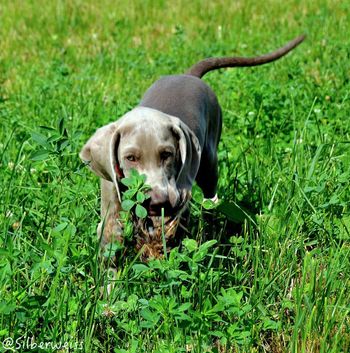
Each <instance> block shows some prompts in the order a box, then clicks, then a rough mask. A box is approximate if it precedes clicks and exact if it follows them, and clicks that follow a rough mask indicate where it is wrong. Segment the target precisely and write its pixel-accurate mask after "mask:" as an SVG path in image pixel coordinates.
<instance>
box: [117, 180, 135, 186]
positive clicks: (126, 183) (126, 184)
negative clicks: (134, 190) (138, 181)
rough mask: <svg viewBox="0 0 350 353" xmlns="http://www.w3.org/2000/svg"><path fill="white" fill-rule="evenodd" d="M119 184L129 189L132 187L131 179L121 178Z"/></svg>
mask: <svg viewBox="0 0 350 353" xmlns="http://www.w3.org/2000/svg"><path fill="white" fill-rule="evenodd" d="M120 182H121V183H122V184H123V185H125V186H127V187H131V186H133V185H134V181H133V179H132V178H122V179H121V180H120Z"/></svg>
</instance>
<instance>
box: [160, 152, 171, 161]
mask: <svg viewBox="0 0 350 353" xmlns="http://www.w3.org/2000/svg"><path fill="white" fill-rule="evenodd" d="M172 156H173V153H172V152H169V151H163V152H161V153H160V158H161V159H162V160H163V161H166V160H167V159H169V158H171V157H172Z"/></svg>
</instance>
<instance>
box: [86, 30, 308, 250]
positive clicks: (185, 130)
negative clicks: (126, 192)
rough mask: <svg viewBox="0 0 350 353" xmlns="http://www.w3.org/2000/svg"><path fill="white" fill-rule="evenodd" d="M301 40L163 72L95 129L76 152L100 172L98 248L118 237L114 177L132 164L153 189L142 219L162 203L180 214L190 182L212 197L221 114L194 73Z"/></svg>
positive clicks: (250, 61) (258, 60)
mask: <svg viewBox="0 0 350 353" xmlns="http://www.w3.org/2000/svg"><path fill="white" fill-rule="evenodd" d="M303 40H304V36H299V37H297V38H295V39H294V40H292V41H291V42H289V43H288V44H287V45H285V46H284V47H282V48H280V49H278V50H276V51H274V52H272V53H269V54H266V55H263V56H259V57H255V58H236V57H233V58H232V57H231V58H230V57H229V58H209V59H205V60H203V61H200V62H198V63H197V64H195V65H194V66H192V67H191V68H190V70H189V71H188V72H187V73H186V74H184V75H171V76H165V77H162V78H161V79H160V80H158V81H156V82H155V83H154V84H153V85H152V86H151V87H150V88H149V89H148V90H147V91H146V93H145V95H144V97H143V98H142V100H141V103H140V104H139V106H137V107H136V108H135V109H133V110H131V111H130V112H128V113H126V114H125V115H124V116H123V117H121V118H120V119H118V120H117V121H116V122H113V123H111V124H108V125H106V126H104V127H102V128H100V129H98V130H97V131H96V133H95V134H94V135H93V136H92V137H91V138H90V139H89V140H88V142H87V143H86V144H85V146H84V147H83V149H82V151H81V152H80V157H81V159H82V160H83V161H84V162H86V163H88V165H89V166H90V168H91V169H92V171H93V172H94V173H95V174H97V175H98V176H100V177H101V202H102V205H101V217H102V221H101V223H100V224H99V227H98V235H99V236H101V237H102V239H101V244H102V246H104V245H106V244H108V243H110V242H112V241H115V240H119V241H121V240H122V227H121V225H120V223H119V222H118V213H119V211H120V209H121V206H120V205H121V195H120V184H119V181H120V179H121V178H123V177H124V176H128V175H129V172H130V169H132V168H134V169H136V170H137V171H138V172H139V173H142V174H145V175H146V176H147V180H146V182H147V184H148V185H150V186H151V188H152V190H151V191H150V198H149V199H148V200H147V201H146V202H147V203H146V204H145V207H146V209H147V211H148V215H149V216H159V215H160V212H161V209H162V208H163V209H164V210H165V215H166V216H169V217H174V216H177V215H179V214H181V212H182V211H183V209H184V208H185V206H186V204H187V201H188V200H189V198H190V195H191V189H192V184H193V182H194V181H196V182H197V183H198V185H199V186H200V187H201V189H202V190H203V193H204V196H205V197H206V198H215V197H216V188H217V180H218V160H217V146H218V143H219V139H220V134H221V126H222V114H221V108H220V106H219V103H218V100H217V98H216V95H215V94H214V92H213V91H212V90H211V89H210V87H209V86H208V85H207V84H205V83H204V82H203V81H202V80H201V77H202V76H203V75H205V74H206V73H207V72H209V71H211V70H216V69H219V68H225V67H243V66H256V65H262V64H266V63H268V62H271V61H274V60H277V59H279V58H280V57H282V56H283V55H285V54H287V53H288V52H289V51H290V50H292V49H293V48H295V47H296V46H297V45H298V44H300V43H301V42H302V41H303Z"/></svg>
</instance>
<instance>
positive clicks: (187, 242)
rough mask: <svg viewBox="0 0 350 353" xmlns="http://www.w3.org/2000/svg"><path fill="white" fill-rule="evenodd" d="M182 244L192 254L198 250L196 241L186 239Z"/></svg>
mask: <svg viewBox="0 0 350 353" xmlns="http://www.w3.org/2000/svg"><path fill="white" fill-rule="evenodd" d="M182 244H183V245H184V247H185V248H186V249H187V250H188V251H189V252H192V251H194V250H196V249H197V248H198V245H197V242H196V241H195V240H194V239H188V238H187V239H184V240H183V242H182Z"/></svg>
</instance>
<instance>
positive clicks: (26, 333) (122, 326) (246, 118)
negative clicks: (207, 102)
mask: <svg viewBox="0 0 350 353" xmlns="http://www.w3.org/2000/svg"><path fill="white" fill-rule="evenodd" d="M349 15H350V6H349V5H348V4H347V3H346V2H340V1H324V0H317V1H305V2H303V3H301V2H299V1H293V0H288V1H285V2H279V1H273V0H270V1H266V2H254V1H235V2H232V1H212V2H201V1H192V2H190V3H189V2H183V1H173V2H165V1H142V2H141V1H133V2H131V3H127V2H122V1H117V2H110V1H102V2H98V3H97V2H92V1H75V2H66V1H52V2H45V1H34V2H33V1H32V2H22V1H3V2H2V3H1V4H0V36H1V40H0V120H1V127H2V129H1V131H0V136H1V138H0V143H1V144H0V166H1V169H0V182H1V190H2V197H1V204H0V205H1V214H0V220H1V223H0V224H1V225H0V229H1V236H0V342H3V343H4V344H0V350H2V351H5V350H6V349H7V348H13V349H15V350H16V349H17V351H19V352H24V351H38V350H41V351H48V352H50V351H57V350H59V349H60V350H61V351H69V350H70V351H81V350H83V351H86V352H119V353H121V352H147V353H148V352H186V351H187V352H206V351H208V352H327V353H328V352H347V351H349V346H350V320H349V317H350V315H349V309H350V307H349V302H350V295H349V287H350V284H349V273H350V264H349V261H350V260H349V259H350V257H349V249H350V248H349V238H350V212H349V199H350V198H349V191H350V190H349V189H350V187H349V179H350V151H349V141H350V122H349V121H350V120H349V112H350V103H349V90H350V83H349V72H350V64H349V60H348V57H349V48H350V39H349V36H348V31H347V28H348V23H349ZM300 33H306V34H307V35H308V38H307V41H306V42H305V43H303V44H302V45H301V46H300V47H299V48H297V49H296V50H295V51H294V52H293V53H292V54H290V55H288V56H287V57H286V58H283V59H282V60H280V61H278V62H276V63H274V64H271V65H266V66H263V67H258V68H247V69H232V70H224V71H219V72H213V73H210V74H208V75H207V76H206V77H205V80H206V82H208V83H209V84H210V85H211V87H212V88H213V89H214V91H215V92H216V93H217V95H218V97H219V101H220V103H221V105H222V108H223V112H224V129H223V136H222V140H221V143H220V147H219V161H220V162H219V163H220V181H219V197H220V198H221V199H223V200H225V201H226V202H230V205H231V208H226V209H220V208H219V209H217V210H209V211H208V210H205V207H204V205H203V202H202V200H201V198H200V197H198V198H196V200H194V201H193V206H192V221H191V225H190V227H189V234H188V238H189V239H187V240H185V241H184V243H183V246H182V248H181V249H175V250H174V251H173V252H172V253H170V254H169V256H168V259H166V260H163V261H160V260H157V261H151V262H149V263H148V264H142V263H140V261H139V260H138V258H137V256H136V254H135V256H128V257H125V259H123V261H124V264H123V266H121V267H120V268H118V270H117V271H116V273H115V274H114V277H113V278H114V281H115V286H114V288H113V290H112V292H111V293H108V290H107V284H108V276H110V274H109V273H108V272H107V270H106V268H104V267H103V266H101V263H100V260H99V257H98V252H99V244H98V240H97V238H96V226H97V224H98V222H99V191H98V188H99V183H98V180H97V178H95V177H94V176H93V175H92V174H90V173H89V171H87V170H86V169H85V168H84V166H83V165H82V164H81V162H80V161H79V159H78V156H77V153H78V151H79V149H80V148H81V146H82V144H83V143H84V141H85V140H86V139H87V138H88V137H89V136H90V135H91V134H92V133H93V132H94V130H95V129H96V128H98V127H100V126H102V125H104V124H106V123H107V122H110V121H113V120H115V119H117V118H118V117H120V116H121V115H122V114H123V113H125V112H126V111H128V110H129V109H131V108H132V107H133V106H135V105H136V104H137V103H138V101H139V99H140V97H141V95H142V93H143V92H144V91H145V89H146V88H147V87H148V86H149V85H150V84H151V83H152V82H153V81H154V80H156V79H157V78H158V77H159V76H161V75H165V74H173V73H182V72H184V71H185V69H187V68H188V67H189V66H191V65H192V64H193V63H195V62H196V61H197V60H199V59H202V58H204V57H208V56H219V55H220V56H222V55H231V54H232V55H241V56H243V55H246V56H252V55H255V54H261V53H264V52H268V51H271V50H273V49H274V48H277V47H279V46H280V45H282V44H284V43H285V42H286V41H288V40H290V39H291V38H293V37H294V36H296V35H298V34H300ZM242 210H243V211H242ZM208 213H209V214H208ZM247 214H248V215H249V217H247V216H246V215H247ZM242 215H243V216H242ZM208 219H209V220H211V221H208ZM204 235H205V237H204ZM8 338H11V339H13V340H14V343H13V345H12V346H11V347H10V346H7V347H6V344H8V343H9V342H10V341H9V340H8ZM16 340H17V341H16ZM16 342H17V346H16ZM40 343H43V344H46V346H45V347H44V346H43V348H40V347H39V346H35V344H37V345H39V344H40ZM48 343H51V345H50V344H48ZM54 344H57V345H59V344H61V345H62V347H60V348H59V346H53V345H54ZM64 344H65V346H64ZM18 345H20V347H18Z"/></svg>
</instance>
